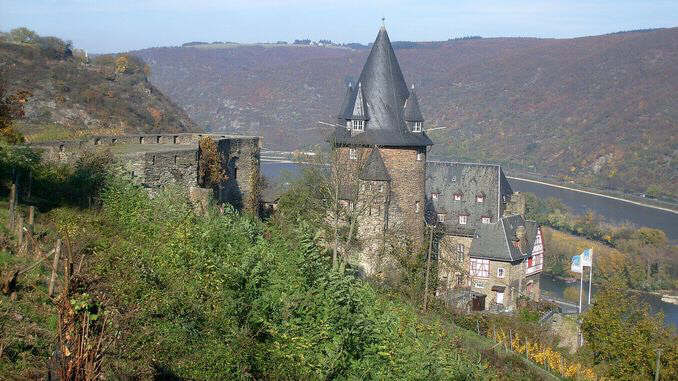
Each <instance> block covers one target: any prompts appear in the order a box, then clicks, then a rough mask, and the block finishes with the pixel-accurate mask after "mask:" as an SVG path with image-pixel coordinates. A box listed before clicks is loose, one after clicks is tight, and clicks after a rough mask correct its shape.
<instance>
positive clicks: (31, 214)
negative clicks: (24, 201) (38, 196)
mask: <svg viewBox="0 0 678 381" xmlns="http://www.w3.org/2000/svg"><path fill="white" fill-rule="evenodd" d="M34 221H35V206H29V207H28V229H29V230H30V231H31V233H32V232H33V222H34Z"/></svg>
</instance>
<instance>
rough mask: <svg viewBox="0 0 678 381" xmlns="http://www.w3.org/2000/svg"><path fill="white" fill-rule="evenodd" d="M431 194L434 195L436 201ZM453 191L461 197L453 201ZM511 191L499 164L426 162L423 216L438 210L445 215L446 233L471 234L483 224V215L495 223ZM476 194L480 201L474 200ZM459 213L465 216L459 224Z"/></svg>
mask: <svg viewBox="0 0 678 381" xmlns="http://www.w3.org/2000/svg"><path fill="white" fill-rule="evenodd" d="M432 193H436V194H437V195H438V197H437V199H436V200H433V197H432V196H431V194H432ZM455 194H461V200H459V201H455V200H454V195H455ZM512 194H513V190H512V189H511V186H510V185H509V183H508V180H507V179H506V176H504V173H503V171H502V170H501V167H500V166H499V165H494V164H476V163H459V162H442V161H429V162H428V163H427V165H426V199H427V218H429V221H432V220H433V218H435V217H436V215H437V214H438V213H443V214H445V222H444V224H445V229H446V231H447V232H448V233H450V234H458V235H467V236H472V235H473V234H474V233H475V229H476V228H478V227H479V226H480V225H483V224H482V218H483V217H490V222H492V223H494V222H497V221H498V220H499V217H500V216H501V215H502V214H503V211H504V206H505V202H507V201H509V200H510V198H511V195H512ZM479 195H482V196H484V200H483V202H482V203H479V202H476V196H479ZM459 215H466V216H468V218H467V222H466V224H465V225H461V224H459V218H458V216H459Z"/></svg>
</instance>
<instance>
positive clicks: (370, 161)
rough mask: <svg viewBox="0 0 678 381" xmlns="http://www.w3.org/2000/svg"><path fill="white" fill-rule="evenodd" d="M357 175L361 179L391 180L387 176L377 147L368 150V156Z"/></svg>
mask: <svg viewBox="0 0 678 381" xmlns="http://www.w3.org/2000/svg"><path fill="white" fill-rule="evenodd" d="M359 177H360V179H361V180H368V181H391V176H389V174H388V171H387V170H386V165H384V159H383V158H382V157H381V154H380V153H379V149H378V148H376V147H375V148H373V149H372V152H370V156H368V157H367V161H366V162H365V166H364V167H363V169H362V171H360V175H359Z"/></svg>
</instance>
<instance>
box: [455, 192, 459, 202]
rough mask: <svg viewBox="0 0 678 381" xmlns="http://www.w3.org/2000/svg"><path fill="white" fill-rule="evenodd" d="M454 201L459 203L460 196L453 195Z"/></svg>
mask: <svg viewBox="0 0 678 381" xmlns="http://www.w3.org/2000/svg"><path fill="white" fill-rule="evenodd" d="M454 201H461V194H459V193H457V194H455V195H454Z"/></svg>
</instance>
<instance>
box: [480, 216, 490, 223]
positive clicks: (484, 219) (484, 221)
mask: <svg viewBox="0 0 678 381" xmlns="http://www.w3.org/2000/svg"><path fill="white" fill-rule="evenodd" d="M480 220H481V222H482V223H484V224H489V223H490V222H491V221H492V219H491V218H490V217H482V218H481V219H480Z"/></svg>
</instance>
